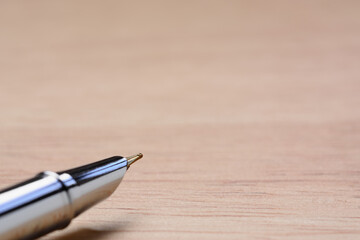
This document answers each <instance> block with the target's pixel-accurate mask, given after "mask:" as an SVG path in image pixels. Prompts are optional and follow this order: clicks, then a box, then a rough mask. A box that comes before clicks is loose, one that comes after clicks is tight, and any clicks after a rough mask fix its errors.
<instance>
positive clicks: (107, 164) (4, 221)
mask: <svg viewBox="0 0 360 240" xmlns="http://www.w3.org/2000/svg"><path fill="white" fill-rule="evenodd" d="M141 157H142V154H137V155H134V156H131V157H128V158H125V157H120V156H115V157H111V158H107V159H104V160H101V161H98V162H95V163H92V164H88V165H85V166H81V167H78V168H73V169H69V170H66V171H62V172H50V171H45V172H42V173H40V174H38V175H37V176H35V177H34V178H32V179H29V180H27V181H25V182H22V183H19V184H17V185H15V186H12V187H10V188H7V189H4V190H2V191H1V192H0V239H33V238H36V237H40V236H42V235H45V234H47V233H49V232H52V231H54V230H57V229H62V228H65V227H66V226H68V225H69V223H70V222H71V220H72V219H73V218H75V217H76V216H78V215H79V214H80V213H82V212H84V211H85V210H86V209H88V208H90V207H91V206H93V205H94V204H96V203H98V202H100V201H102V200H104V199H105V198H107V197H108V196H110V195H111V194H112V193H113V192H114V191H115V189H116V188H117V186H118V185H119V184H120V182H121V180H122V178H123V177H124V175H125V173H126V171H127V169H128V168H129V166H130V165H131V164H132V163H133V162H135V161H136V160H138V159H140V158H141Z"/></svg>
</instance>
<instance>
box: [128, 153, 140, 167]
mask: <svg viewBox="0 0 360 240" xmlns="http://www.w3.org/2000/svg"><path fill="white" fill-rule="evenodd" d="M142 157H143V154H142V153H138V154H135V155H132V156H130V157H127V158H126V159H127V167H128V168H129V167H130V165H131V164H133V163H134V162H136V161H137V160H139V159H141V158H142Z"/></svg>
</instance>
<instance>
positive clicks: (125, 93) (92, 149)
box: [0, 0, 360, 238]
mask: <svg viewBox="0 0 360 240" xmlns="http://www.w3.org/2000/svg"><path fill="white" fill-rule="evenodd" d="M359 9H360V2H359V1H198V0H196V1H157V0H156V1H137V0H136V1H78V0H75V1H1V3H0V109H1V112H2V113H1V114H0V139H1V140H0V154H1V155H2V156H3V157H1V158H0V166H1V169H0V174H1V178H3V179H6V181H3V182H1V183H0V187H4V186H5V185H8V184H10V183H14V182H16V181H19V180H21V179H23V178H25V177H30V176H32V175H33V174H34V173H36V172H39V171H41V170H60V169H66V168H69V167H73V166H78V165H80V164H84V163H88V162H90V161H95V160H99V159H101V158H104V157H109V156H112V155H117V154H121V155H131V154H133V153H137V152H140V151H141V152H143V153H144V155H145V157H144V160H143V161H142V162H141V163H140V162H139V165H138V166H136V167H134V168H133V169H132V172H131V174H128V176H127V177H126V179H125V181H126V184H125V183H123V185H122V186H121V188H122V191H123V192H128V193H129V196H128V197H125V198H123V196H121V193H119V192H117V193H115V195H114V198H113V201H117V200H118V199H119V198H122V199H123V201H125V202H126V204H127V206H130V207H133V208H137V209H141V210H142V211H143V213H144V216H142V215H141V213H134V211H132V210H126V209H125V210H124V209H122V210H121V212H120V213H119V215H121V216H124V215H125V216H126V218H127V219H131V217H133V216H134V215H136V216H137V220H136V222H138V223H139V224H140V225H131V226H130V227H129V228H130V229H133V231H134V232H136V230H137V229H142V230H143V231H145V232H146V229H155V230H159V229H163V228H165V229H168V230H169V231H171V230H174V231H175V229H178V228H179V229H190V230H191V229H193V228H195V229H193V230H194V231H195V232H196V231H201V230H204V231H205V229H207V228H209V227H210V226H214V225H216V227H215V230H216V229H220V230H221V231H223V233H227V232H228V233H229V235H227V236H232V237H235V238H237V237H238V236H239V234H240V235H241V234H244V235H245V236H247V235H246V234H248V233H251V232H252V233H256V234H260V235H257V236H265V235H266V234H265V233H269V232H270V231H276V229H278V230H279V231H281V230H280V229H283V225H282V223H284V222H286V223H289V224H294V226H293V227H289V226H288V228H287V230H284V231H285V232H286V231H289V232H294V231H300V230H299V229H297V228H296V227H295V226H296V224H298V223H299V222H301V223H303V224H305V225H306V223H305V222H306V221H305V220H304V219H312V220H313V221H315V224H316V223H317V222H316V221H317V219H318V218H317V217H318V215H317V214H320V215H321V214H325V215H326V214H327V215H326V216H327V219H332V218H335V217H336V216H338V215H346V214H350V215H351V213H354V211H359V210H358V209H357V210H354V209H353V208H351V207H350V208H349V207H346V206H348V205H346V206H345V205H341V204H340V205H339V203H338V202H331V201H330V200H329V199H331V198H329V196H330V195H331V193H330V192H331V189H332V184H333V182H334V181H335V182H337V183H339V182H340V183H339V184H340V185H339V186H338V189H342V195H341V196H339V198H340V200H341V201H350V200H348V198H347V196H349V195H351V192H353V191H354V189H353V187H352V186H351V185H348V184H343V185H341V183H342V181H343V180H349V181H350V180H351V181H352V182H354V181H357V180H356V179H357V177H356V175H357V174H356V172H354V171H355V170H354V169H358V167H359V161H358V156H359V153H360V150H359V148H358V142H359V140H360V134H359V133H360V132H359V129H360V124H359V120H360V111H359V104H360V97H359V90H360V81H359V77H360V72H359V60H360V45H359V42H360V32H359V30H360V16H359ZM219 162H221V168H220V167H218V166H219V165H218V164H219ZM14 171H16V172H17V173H19V174H14ZM298 178H301V179H305V182H306V181H307V180H313V179H315V180H316V181H321V182H322V185H321V186H318V188H319V189H317V188H316V187H315V188H316V189H317V190H318V192H321V189H323V190H324V189H325V190H324V191H325V192H326V190H328V193H329V195H326V193H323V195H321V194H320V195H321V196H322V198H320V200H319V201H318V202H315V203H314V202H313V201H310V202H308V201H304V202H302V201H301V198H300V199H298V200H297V201H295V202H294V201H291V200H289V199H288V200H289V201H283V200H284V199H278V198H276V197H274V196H272V197H269V196H267V197H268V198H266V196H265V197H264V198H262V196H263V195H261V192H266V191H268V192H270V193H275V192H276V193H281V194H283V195H286V194H287V193H288V191H289V189H297V187H299V188H301V187H304V185H303V184H302V183H298V185H296V179H298ZM325 178H327V179H331V181H332V182H331V181H330V182H326V181H325V180H324V179H325ZM244 179H245V180H246V181H256V180H259V179H262V180H264V181H267V180H279V179H280V180H281V181H285V182H283V183H282V184H283V185H281V186H280V187H279V185H271V184H273V183H274V182H272V183H266V182H265V183H264V182H263V183H262V184H264V185H261V184H260V185H257V184H255V185H252V187H251V192H253V193H254V195H256V196H252V195H251V196H250V195H249V196H248V198H242V199H241V197H243V196H242V195H241V196H240V195H239V192H242V191H247V190H246V188H247V187H246V186H245V187H244V186H242V187H241V188H240V187H239V185H236V184H235V185H234V183H235V182H236V181H240V180H244ZM288 180H292V181H293V182H292V183H291V181H290V182H286V181H288ZM181 181H184V182H181ZM294 181H295V185H296V186H294ZM324 182H325V183H324ZM194 183H196V184H194ZM210 183H211V186H209V184H210ZM267 184H270V185H267ZM194 185H196V187H195V186H194ZM315 185H316V184H315ZM216 186H218V187H219V189H222V190H219V189H214V188H216ZM306 186H308V185H307V184H306V183H305V188H306ZM244 188H245V190H244ZM320 188H321V189H320ZM134 189H137V190H134ZM175 189H176V190H175ZM264 189H267V190H266V191H265V190H264ZM309 189H312V190H314V186H313V185H311V186H310V185H309V186H308V190H309ZM248 190H249V189H248ZM194 191H195V192H197V193H198V195H196V199H197V200H198V202H197V203H196V201H190V200H189V199H192V198H193V197H194ZM249 191H250V190H249ZM309 191H310V190H309ZM140 192H141V193H140ZM255 192H257V193H255ZM315 192H316V191H315ZM231 194H232V195H231ZM257 194H258V195H260V197H259V196H258V195H257ZM281 194H280V195H281ZM293 194H294V195H293V196H295V198H296V196H299V197H300V196H301V195H302V196H303V195H304V194H305V195H306V193H304V192H303V193H301V194H300V192H294V193H293ZM297 194H299V195H297ZM270 195H271V194H270ZM310 195H311V194H310ZM230 196H231V197H230ZM253 197H254V198H255V199H254V198H253ZM154 198H155V199H154ZM209 199H210V200H209ZM240 199H241V200H240ZM256 199H257V200H259V199H262V200H261V203H259V202H257V203H259V204H260V205H259V207H261V206H265V207H269V209H271V208H270V207H273V208H274V209H276V208H284V209H285V210H284V211H285V212H286V211H289V212H291V211H295V212H296V210H294V209H298V206H302V210H301V211H302V212H299V213H298V214H297V215H298V216H303V217H304V219H302V220H297V219H292V218H289V219H283V218H281V217H280V219H278V221H277V222H272V223H271V224H272V225H271V224H270V225H266V224H265V226H264V225H263V224H262V223H261V224H260V223H259V224H257V223H256V222H251V221H250V222H249V221H248V219H247V220H245V219H244V220H242V219H236V220H234V219H232V217H231V216H228V217H227V216H224V215H223V214H220V212H222V211H225V210H226V209H227V208H226V207H225V206H224V209H220V210H219V212H216V211H215V212H212V213H211V214H210V216H209V219H207V218H205V217H204V218H200V219H199V218H196V217H195V218H194V217H193V218H191V216H188V217H189V218H186V214H190V213H189V212H187V213H184V209H188V208H193V209H197V210H194V211H195V213H194V214H195V215H196V214H198V215H201V214H202V213H203V212H202V210H200V208H205V209H207V207H208V209H211V206H219V204H221V202H227V203H228V204H229V205H232V206H240V205H242V206H245V207H246V206H250V205H252V206H253V204H257V203H256V201H257V200H256ZM192 200H194V199H192ZM328 200H329V201H330V202H328ZM340 200H339V201H340ZM299 201H300V202H301V204H300V205H297V204H299ZM352 201H355V202H357V203H358V200H355V199H353V200H351V201H350V202H351V203H352V204H353V203H355V202H352ZM150 202H151V203H150ZM254 202H255V203H254ZM284 202H287V203H284ZM324 203H328V204H330V205H326V204H324ZM104 204H105V205H102V206H110V204H108V205H106V204H107V203H104ZM314 204H315V205H316V209H317V210H316V211H313V208H314ZM352 204H350V205H351V206H353V205H352ZM176 209H177V210H176ZM330 209H333V211H329V210H330ZM334 209H335V210H334ZM119 211H120V210H119ZM189 211H190V210H189ZM197 211H198V212H197ZM229 211H230V210H229ZM248 211H252V213H253V214H255V215H256V213H257V212H256V210H254V209H253V210H248ZM270 211H271V210H270ZM103 212H104V209H100V208H99V209H98V210H96V209H95V210H94V212H93V213H90V214H93V215H86V216H88V217H86V216H85V217H84V218H83V220H79V221H80V224H81V223H84V225H85V224H91V219H94V218H95V217H94V215H96V214H98V215H100V214H102V213H103ZM155 212H163V213H164V214H165V215H162V218H161V217H159V216H156V214H155ZM166 212H167V213H169V212H170V213H172V215H167V213H166ZM185 212H186V211H185ZM145 213H146V214H145ZM137 214H138V215H137ZM152 214H153V215H152ZM176 214H180V215H182V216H184V215H183V214H185V219H183V218H182V217H176ZM237 214H240V215H241V213H237ZM217 215H221V216H222V217H223V218H221V217H220V219H218V220H217V221H218V222H216V221H215V220H214V219H212V217H216V216H217ZM139 216H142V217H141V218H140V217H139ZM267 216H272V215H267ZM267 216H265V217H264V219H262V220H261V219H260V220H259V222H261V221H263V223H265V222H266V223H268V220H266V219H268V218H267ZM103 218H104V219H105V216H104V217H103ZM139 219H140V220H139ZM159 219H161V220H159ZM81 221H83V222H81ZM99 221H100V222H101V220H99ZM104 221H105V220H104ZM214 221H215V222H214ZM352 221H353V220H352ZM313 223H314V222H313ZM321 223H322V224H324V229H327V228H329V229H331V228H332V227H333V226H334V225H332V224H333V222H331V220H329V221H325V220H323V221H322V222H321ZM347 223H348V222H346V224H347ZM164 224H165V225H164ZM349 224H350V223H349ZM351 224H353V225H351V226H357V227H358V226H359V222H358V221H357V220H356V221H354V222H352V223H351ZM94 226H95V225H94ZM306 227H307V225H306V226H305V227H303V228H302V230H301V231H304V229H305V230H306V229H307V228H306ZM259 228H261V230H259ZM239 229H242V230H244V229H245V230H246V231H245V230H244V232H242V233H241V232H238V233H237V234H235V235H234V234H231V232H232V231H235V230H239ZM346 229H348V228H346ZM346 229H343V231H346ZM220 230H219V231H220ZM159 231H160V230H159ZM221 231H220V232H221ZM308 231H310V230H308ZM324 231H326V230H324ZM259 232H263V233H264V234H265V235H261V233H259ZM134 234H135V233H134ZM162 234H163V235H162ZM164 234H165V233H161V231H160V233H158V235H156V236H157V237H159V238H161V237H164V238H166V237H165V235H164ZM185 234H186V233H185ZM208 234H209V235H211V233H208ZM129 235H131V234H130V233H129ZM131 236H132V235H131ZM134 236H135V237H139V235H134ZM149 236H150V237H151V236H154V235H148V236H147V237H149ZM201 236H203V237H204V236H207V235H201ZM167 237H168V236H167ZM140 238H141V237H140Z"/></svg>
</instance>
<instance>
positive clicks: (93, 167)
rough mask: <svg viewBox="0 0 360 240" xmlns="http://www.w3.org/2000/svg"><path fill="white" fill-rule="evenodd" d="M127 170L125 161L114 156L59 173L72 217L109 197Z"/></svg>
mask: <svg viewBox="0 0 360 240" xmlns="http://www.w3.org/2000/svg"><path fill="white" fill-rule="evenodd" d="M127 168H128V163H127V159H126V158H124V157H120V156H115V157H111V158H107V159H104V160H101V161H98V162H95V163H91V164H88V165H84V166H81V167H77V168H73V169H69V170H66V171H62V172H59V173H58V174H59V175H60V177H61V178H62V179H63V182H65V185H66V187H67V189H68V193H69V196H70V199H71V203H72V208H73V213H74V216H77V215H79V214H80V213H82V212H84V211H85V210H86V209H88V208H89V207H91V206H93V205H94V204H96V203H98V202H100V201H102V200H104V199H105V198H107V197H108V196H110V195H111V194H112V193H113V192H114V191H115V189H116V188H117V186H118V185H119V184H120V182H121V180H122V178H123V176H124V175H125V172H126V170H127ZM69 175H70V176H69ZM65 179H71V180H69V181H66V180H65Z"/></svg>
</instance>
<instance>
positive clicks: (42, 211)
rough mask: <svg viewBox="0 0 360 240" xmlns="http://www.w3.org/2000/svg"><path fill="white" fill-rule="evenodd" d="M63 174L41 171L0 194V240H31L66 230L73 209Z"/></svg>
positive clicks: (67, 182) (67, 183) (65, 177)
mask: <svg viewBox="0 0 360 240" xmlns="http://www.w3.org/2000/svg"><path fill="white" fill-rule="evenodd" d="M71 184H74V180H73V179H72V178H71V176H69V175H67V174H62V175H58V174H56V173H53V172H43V173H41V174H39V175H37V176H36V177H34V178H32V179H29V180H28V181H25V182H23V183H20V184H17V185H15V186H13V187H10V188H8V189H5V190H3V191H2V192H0V236H1V239H31V238H35V237H39V236H42V235H44V234H46V233H48V232H51V231H53V230H56V229H61V228H64V227H66V226H67V225H68V224H69V223H70V221H71V219H72V217H73V210H72V206H71V199H70V196H69V194H68V192H67V186H66V185H71Z"/></svg>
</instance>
